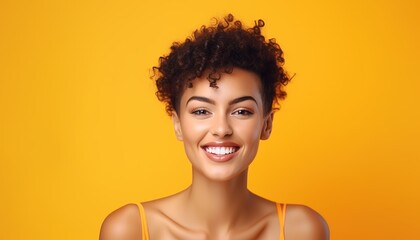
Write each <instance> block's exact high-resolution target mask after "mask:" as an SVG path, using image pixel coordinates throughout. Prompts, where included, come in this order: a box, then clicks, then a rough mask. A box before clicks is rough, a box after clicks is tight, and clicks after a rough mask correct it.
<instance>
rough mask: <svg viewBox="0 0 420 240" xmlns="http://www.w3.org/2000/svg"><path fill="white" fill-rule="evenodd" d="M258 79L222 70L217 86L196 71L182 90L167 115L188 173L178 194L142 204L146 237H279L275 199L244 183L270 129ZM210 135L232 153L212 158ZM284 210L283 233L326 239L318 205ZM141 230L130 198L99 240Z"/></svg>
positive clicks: (302, 239) (294, 239)
mask: <svg viewBox="0 0 420 240" xmlns="http://www.w3.org/2000/svg"><path fill="white" fill-rule="evenodd" d="M260 85H261V82H260V79H259V77H258V76H257V75H255V74H254V73H252V72H249V71H245V70H242V69H238V68H236V69H234V71H233V72H232V73H231V74H224V75H222V78H221V79H220V80H219V81H218V87H219V88H211V87H209V85H208V81H207V80H206V79H205V78H200V79H196V80H194V81H193V87H192V88H187V89H186V90H185V91H184V93H183V95H182V97H181V102H180V109H179V111H178V113H174V114H173V117H172V118H173V123H174V128H175V133H176V136H177V138H178V139H179V140H181V141H183V142H184V147H185V151H186V154H187V156H188V158H189V160H190V162H191V165H192V172H193V180H192V184H191V186H190V187H188V188H187V189H186V190H184V191H182V192H180V193H177V194H175V195H172V196H169V197H166V198H162V199H158V200H154V201H150V202H146V203H143V206H144V208H145V211H146V216H147V222H148V228H149V235H150V239H153V240H155V239H165V240H166V239H194V240H199V239H203V240H204V239H206V240H210V239H231V240H234V239H238V240H243V239H259V240H265V239H267V240H271V239H279V234H280V228H279V219H278V215H277V209H276V206H275V203H273V202H271V201H268V200H266V199H264V198H261V197H259V196H257V195H255V194H253V193H251V192H250V191H249V190H248V189H247V175H248V167H249V165H250V164H251V163H252V161H253V159H254V158H255V155H256V153H257V151H258V143H259V141H260V140H261V139H262V140H265V139H268V138H269V136H270V133H271V130H272V121H273V113H268V114H267V113H264V110H263V100H262V96H261V90H260V89H261V86H260ZM244 96H247V98H245V99H243V98H242V97H244ZM191 97H200V98H198V99H197V98H195V99H194V98H191ZM203 97H204V99H205V100H203ZM248 97H251V98H248ZM191 99H193V100H191ZM238 99H242V100H241V101H235V100H238ZM208 100H210V102H209V101H208ZM215 142H217V143H222V145H223V144H226V143H229V144H234V145H235V146H237V147H236V152H235V153H233V155H232V156H233V157H232V158H231V159H229V160H228V161H225V162H215V161H214V160H211V159H210V158H211V156H210V158H209V155H208V154H207V153H206V151H205V148H204V146H208V145H211V144H213V143H215ZM286 209H287V211H286V221H285V239H286V240H327V239H329V229H328V225H327V224H326V222H325V221H324V219H323V218H322V217H321V216H320V215H319V214H318V213H317V212H315V211H314V210H312V209H311V208H308V207H306V206H302V205H287V208H286ZM141 231H142V229H141V222H140V216H139V212H138V207H137V206H136V205H135V204H129V205H126V206H124V207H122V208H120V209H117V210H116V211H114V212H113V213H111V214H110V215H109V216H108V217H107V218H106V219H105V221H104V223H103V225H102V228H101V233H100V239H101V240H125V239H127V240H128V239H130V240H134V239H141Z"/></svg>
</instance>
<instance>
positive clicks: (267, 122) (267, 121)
mask: <svg viewBox="0 0 420 240" xmlns="http://www.w3.org/2000/svg"><path fill="white" fill-rule="evenodd" d="M273 118H274V111H271V112H270V113H269V114H267V116H265V118H264V126H263V128H262V130H261V135H260V139H261V140H267V139H268V138H269V137H270V135H271V130H272V129H273Z"/></svg>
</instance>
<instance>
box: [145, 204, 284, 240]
mask: <svg viewBox="0 0 420 240" xmlns="http://www.w3.org/2000/svg"><path fill="white" fill-rule="evenodd" d="M138 206H139V212H140V219H141V229H142V235H141V239H142V240H149V229H148V228H147V221H146V213H145V212H144V208H143V205H142V204H141V203H139V204H138ZM276 207H277V215H278V216H279V222H280V240H284V220H285V217H286V204H281V203H276Z"/></svg>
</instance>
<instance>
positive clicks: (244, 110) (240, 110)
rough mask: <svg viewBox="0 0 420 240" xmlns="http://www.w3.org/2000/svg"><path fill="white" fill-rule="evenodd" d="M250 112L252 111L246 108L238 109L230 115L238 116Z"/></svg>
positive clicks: (250, 113)
mask: <svg viewBox="0 0 420 240" xmlns="http://www.w3.org/2000/svg"><path fill="white" fill-rule="evenodd" d="M252 114H254V113H253V112H251V111H249V110H246V109H239V110H236V111H235V112H233V113H232V115H239V116H250V115H252Z"/></svg>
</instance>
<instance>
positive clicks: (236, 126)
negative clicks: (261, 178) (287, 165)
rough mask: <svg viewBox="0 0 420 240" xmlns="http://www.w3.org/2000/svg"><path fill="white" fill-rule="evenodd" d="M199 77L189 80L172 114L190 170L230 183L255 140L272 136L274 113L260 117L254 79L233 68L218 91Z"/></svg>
mask: <svg viewBox="0 0 420 240" xmlns="http://www.w3.org/2000/svg"><path fill="white" fill-rule="evenodd" d="M203 75H204V77H202V78H199V79H195V80H193V82H192V84H193V87H192V88H187V89H186V90H185V91H184V93H183V95H182V97H181V99H180V105H179V106H180V107H179V111H178V114H176V113H174V114H173V117H172V118H173V122H174V127H175V133H176V135H177V138H178V139H179V140H181V141H183V142H184V148H185V151H186V154H187V156H188V158H189V160H190V161H191V164H192V166H193V170H194V171H195V172H196V173H200V174H202V175H204V176H205V177H207V178H210V179H213V180H221V181H223V180H229V179H232V178H234V177H236V176H238V175H239V174H241V173H243V172H244V171H246V170H247V169H248V166H249V165H250V164H251V162H252V161H253V159H254V158H255V155H256V153H257V150H258V144H259V140H260V139H267V138H268V137H269V136H270V133H271V127H272V119H273V114H272V113H269V114H266V115H264V112H263V102H262V96H261V90H260V89H261V83H260V79H259V77H258V76H257V75H256V74H254V73H252V72H249V71H246V70H242V69H238V68H235V69H234V70H233V72H232V73H231V74H222V76H221V78H220V80H218V81H217V86H218V88H213V87H210V86H209V81H208V80H207V79H206V76H207V75H206V74H203Z"/></svg>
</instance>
